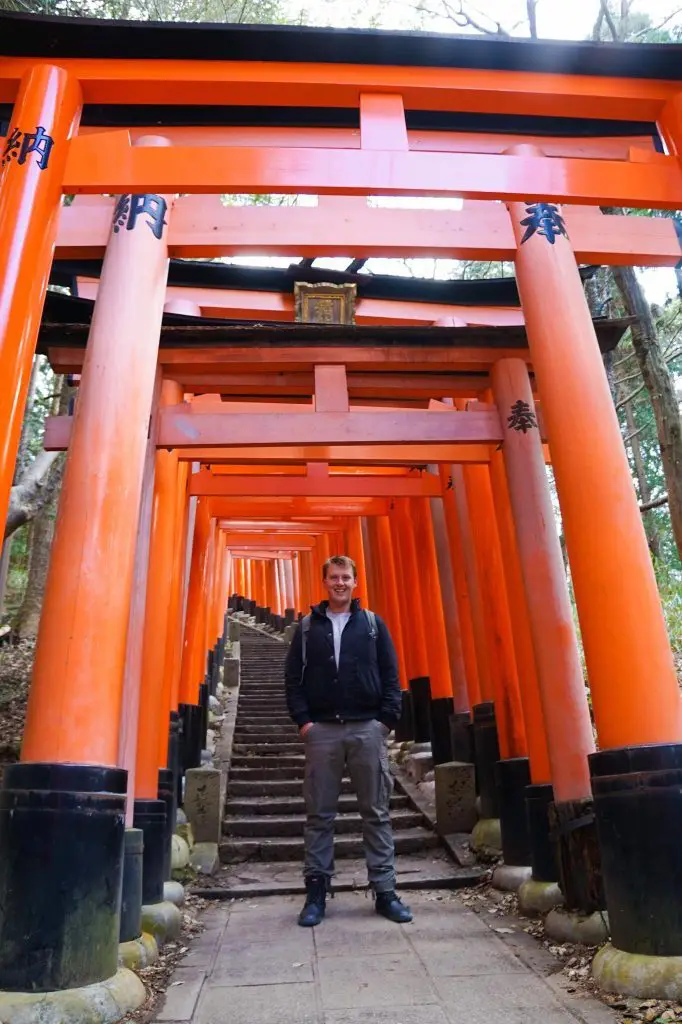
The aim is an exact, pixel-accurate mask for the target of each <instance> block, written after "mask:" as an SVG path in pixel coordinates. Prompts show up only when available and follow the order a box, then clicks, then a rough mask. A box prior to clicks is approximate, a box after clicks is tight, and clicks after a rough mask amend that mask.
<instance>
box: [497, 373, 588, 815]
mask: <svg viewBox="0 0 682 1024" xmlns="http://www.w3.org/2000/svg"><path fill="white" fill-rule="evenodd" d="M492 382H493V390H494V394H495V400H496V402H497V405H498V408H499V409H500V413H501V419H502V424H503V428H504V432H505V442H504V446H503V449H502V451H503V454H504V467H505V470H506V476H507V481H508V485H509V498H510V501H511V505H512V508H513V512H514V532H515V535H516V540H517V544H518V552H519V561H520V568H521V573H522V576H523V582H524V590H525V595H526V603H527V608H528V619H529V627H530V631H531V636H532V641H533V650H534V655H535V664H536V666H537V673H538V687H539V693H540V700H541V704H542V713H543V721H544V724H545V728H546V731H547V740H548V750H549V758H550V762H551V776H552V784H553V786H554V795H555V798H556V799H557V801H568V800H584V799H587V798H588V797H589V795H590V779H589V771H588V764H587V757H588V754H590V753H591V752H592V751H593V750H594V739H593V736H592V726H591V723H590V714H589V708H588V705H587V693H586V691H585V683H584V680H583V671H582V666H581V664H580V654H579V651H578V641H577V638H576V633H575V627H574V625H573V614H572V611H571V603H570V598H569V594H568V586H567V583H566V575H565V572H564V565H563V559H562V556H561V548H560V546H559V538H558V536H557V532H556V527H555V524H554V512H553V509H552V499H551V496H550V493H549V486H548V483H547V475H546V472H545V460H544V455H543V451H542V443H541V440H540V433H539V430H538V427H537V416H536V411H535V403H534V401H533V394H532V391H531V387H530V381H529V379H528V371H527V370H526V366H525V364H524V363H523V362H522V360H520V359H503V360H500V361H499V362H498V363H497V364H496V365H495V367H494V368H493V374H492ZM517 402H520V403H523V406H524V408H525V409H526V410H527V413H526V416H527V428H526V430H520V429H516V426H515V425H510V417H511V419H512V423H514V419H513V417H512V415H511V413H510V410H511V409H512V407H513V406H514V405H515V404H516V403H517Z"/></svg>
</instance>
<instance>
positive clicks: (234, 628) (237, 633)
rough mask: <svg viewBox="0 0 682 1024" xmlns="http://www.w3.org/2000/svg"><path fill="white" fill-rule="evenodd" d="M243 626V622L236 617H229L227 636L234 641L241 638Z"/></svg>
mask: <svg viewBox="0 0 682 1024" xmlns="http://www.w3.org/2000/svg"><path fill="white" fill-rule="evenodd" d="M241 636H242V627H241V623H240V622H237V621H236V619H228V622H227V638H228V640H230V641H232V642H234V641H235V640H241Z"/></svg>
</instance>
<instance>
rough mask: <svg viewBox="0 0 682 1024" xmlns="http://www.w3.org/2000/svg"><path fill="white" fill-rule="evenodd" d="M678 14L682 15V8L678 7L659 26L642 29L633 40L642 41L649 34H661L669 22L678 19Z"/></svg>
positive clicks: (634, 33) (635, 33)
mask: <svg viewBox="0 0 682 1024" xmlns="http://www.w3.org/2000/svg"><path fill="white" fill-rule="evenodd" d="M678 14H682V7H678V8H677V10H676V11H673V12H672V14H669V15H668V16H667V17H666V18H664V19H663V21H659V23H658V25H649V26H648V27H647V28H641V29H640V30H639V32H633V34H632V36H631V40H632V41H634V40H635V39H641V38H642V36H645V35H646V34H647V33H648V32H660V30H661V29H662V28H665V26H666V25H667V24H668V22H669V21H672V20H673V18H676V17H677V15H678Z"/></svg>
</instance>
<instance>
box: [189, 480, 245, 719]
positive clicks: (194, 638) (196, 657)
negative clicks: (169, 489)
mask: <svg viewBox="0 0 682 1024" xmlns="http://www.w3.org/2000/svg"><path fill="white" fill-rule="evenodd" d="M211 537H212V524H211V518H210V509H209V499H207V498H199V500H198V502H197V510H196V519H195V525H194V543H193V544H192V562H191V567H190V575H189V586H188V590H187V614H186V618H185V639H184V645H183V651H182V673H181V677H180V703H182V704H196V702H197V699H198V695H199V684H200V683H201V681H202V679H203V677H204V659H205V657H206V650H205V646H204V645H205V643H206V587H207V582H208V575H209V558H210V553H211ZM239 569H240V574H241V575H242V578H241V579H240V584H242V585H243V582H244V580H243V559H240V565H239Z"/></svg>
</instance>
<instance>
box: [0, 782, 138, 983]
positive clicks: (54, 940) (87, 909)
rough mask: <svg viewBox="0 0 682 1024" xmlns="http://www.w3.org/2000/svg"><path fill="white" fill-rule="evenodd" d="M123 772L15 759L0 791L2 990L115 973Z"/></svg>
mask: <svg viewBox="0 0 682 1024" xmlns="http://www.w3.org/2000/svg"><path fill="white" fill-rule="evenodd" d="M126 783H127V772H125V771H124V770H123V769H121V768H105V767H99V766H96V765H79V764H32V763H24V764H12V765H8V766H7V767H6V768H5V773H4V778H3V783H2V790H0V908H2V912H1V913H0V990H2V989H4V990H7V991H10V992H52V991H59V990H62V989H66V988H77V987H78V986H81V985H90V984H92V983H93V982H96V981H103V980H104V979H105V978H110V977H111V976H112V975H113V974H115V973H116V968H117V963H118V936H119V923H120V917H119V914H120V900H121V880H122V875H123V842H124V840H123V836H124V831H125V799H126V797H125V794H126Z"/></svg>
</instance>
